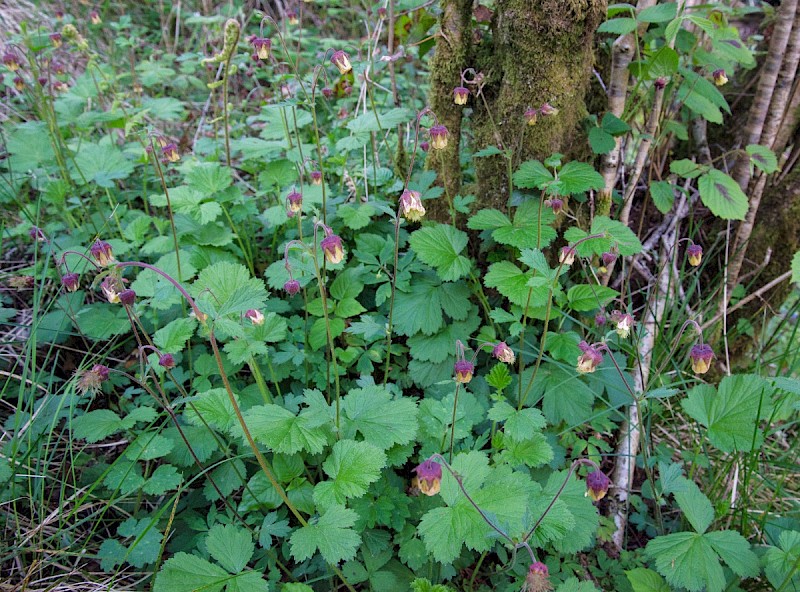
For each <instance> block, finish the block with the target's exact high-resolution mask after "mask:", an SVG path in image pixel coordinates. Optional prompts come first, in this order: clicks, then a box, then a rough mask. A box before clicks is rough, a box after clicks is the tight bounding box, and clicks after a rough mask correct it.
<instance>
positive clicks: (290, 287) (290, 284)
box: [283, 279, 300, 296]
mask: <svg viewBox="0 0 800 592" xmlns="http://www.w3.org/2000/svg"><path fill="white" fill-rule="evenodd" d="M283 289H284V290H285V291H286V293H287V294H288V295H289V296H294V295H295V294H297V293H298V292H299V291H300V282H298V281H297V280H295V279H291V280H288V281H287V282H286V283H285V284H283Z"/></svg>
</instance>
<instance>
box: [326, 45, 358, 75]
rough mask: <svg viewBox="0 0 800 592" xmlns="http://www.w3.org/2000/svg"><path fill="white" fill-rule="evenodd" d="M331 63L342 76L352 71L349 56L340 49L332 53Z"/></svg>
mask: <svg viewBox="0 0 800 592" xmlns="http://www.w3.org/2000/svg"><path fill="white" fill-rule="evenodd" d="M331 63H332V64H333V65H334V66H336V67H337V68H338V69H339V73H340V74H342V75H345V74H347V73H348V72H350V70H352V69H353V65H352V64H351V63H350V56H348V55H347V53H345V52H344V51H342V50H341V49H337V50H336V51H334V52H333V55H332V56H331Z"/></svg>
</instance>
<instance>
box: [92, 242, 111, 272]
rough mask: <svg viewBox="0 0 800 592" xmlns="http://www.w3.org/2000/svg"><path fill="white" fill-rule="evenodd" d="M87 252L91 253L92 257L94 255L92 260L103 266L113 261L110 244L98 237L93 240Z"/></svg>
mask: <svg viewBox="0 0 800 592" xmlns="http://www.w3.org/2000/svg"><path fill="white" fill-rule="evenodd" d="M89 252H90V253H91V254H92V257H94V260H95V261H97V263H98V265H101V266H103V267H105V266H106V265H111V264H112V263H115V260H114V252H113V251H112V250H111V245H109V244H108V243H107V242H105V241H102V240H100V239H97V240H96V241H94V244H93V245H92V246H91V248H90V249H89Z"/></svg>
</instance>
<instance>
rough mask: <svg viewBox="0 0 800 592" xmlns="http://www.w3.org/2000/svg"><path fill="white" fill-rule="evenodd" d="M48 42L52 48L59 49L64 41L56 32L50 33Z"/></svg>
mask: <svg viewBox="0 0 800 592" xmlns="http://www.w3.org/2000/svg"><path fill="white" fill-rule="evenodd" d="M50 41H51V42H52V43H53V47H55V48H56V49H58V48H59V47H61V46H62V45H63V43H64V41H63V40H62V38H61V33H58V32H56V33H50Z"/></svg>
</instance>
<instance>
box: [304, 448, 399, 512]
mask: <svg viewBox="0 0 800 592" xmlns="http://www.w3.org/2000/svg"><path fill="white" fill-rule="evenodd" d="M385 466H386V455H385V454H384V452H383V451H382V450H381V449H380V448H378V447H377V446H373V445H372V444H370V443H368V442H356V441H355V440H339V441H338V442H336V444H334V445H333V450H332V451H331V455H330V456H329V457H328V458H327V459H326V460H325V462H324V463H323V464H322V469H323V470H324V471H325V474H326V475H328V477H330V481H322V482H320V483H317V485H316V487H315V488H314V500H315V501H316V502H317V504H318V505H319V506H321V507H329V506H331V505H335V504H344V503H345V501H346V500H347V498H351V497H361V496H363V495H364V494H365V493H366V492H367V487H368V486H369V484H370V483H374V482H375V481H377V480H378V479H379V478H380V475H381V473H380V471H381V469H382V468H384V467H385Z"/></svg>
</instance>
